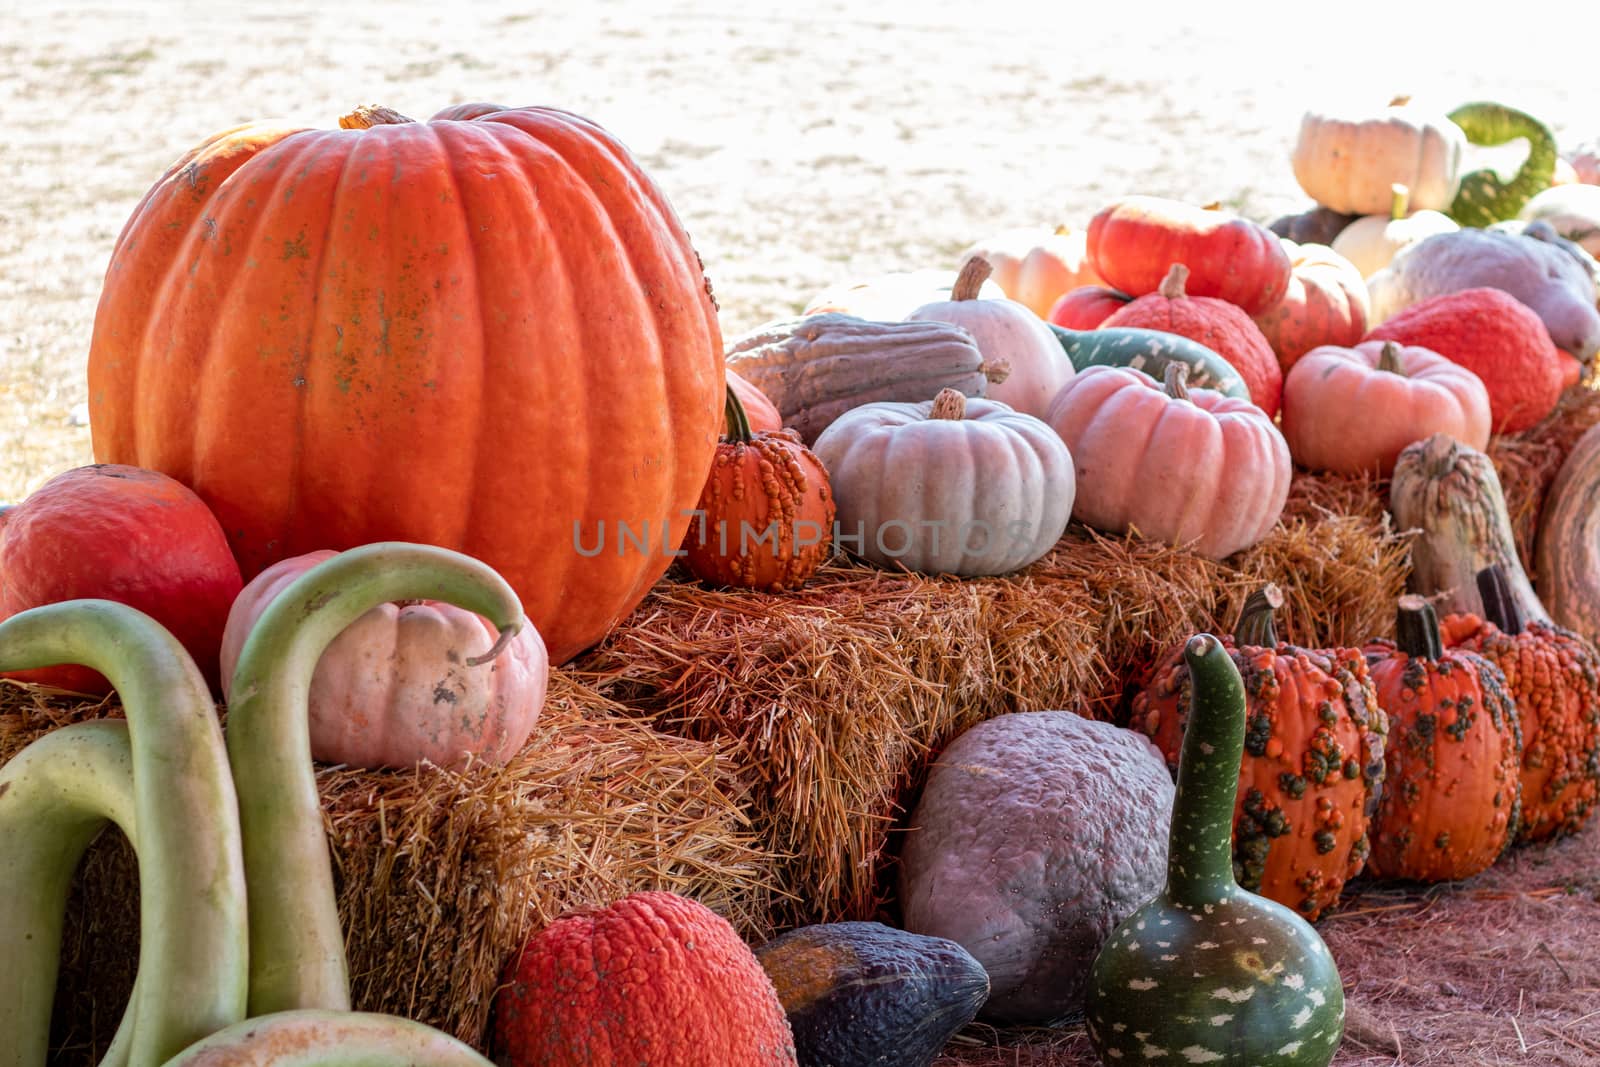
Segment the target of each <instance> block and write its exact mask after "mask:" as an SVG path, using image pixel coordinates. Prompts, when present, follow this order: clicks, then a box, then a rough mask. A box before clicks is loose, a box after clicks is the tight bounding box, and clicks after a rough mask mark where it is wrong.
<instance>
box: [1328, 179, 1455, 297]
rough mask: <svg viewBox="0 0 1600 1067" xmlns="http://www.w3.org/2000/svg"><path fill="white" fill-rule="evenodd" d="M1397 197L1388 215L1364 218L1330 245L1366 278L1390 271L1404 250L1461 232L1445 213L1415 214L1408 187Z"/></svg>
mask: <svg viewBox="0 0 1600 1067" xmlns="http://www.w3.org/2000/svg"><path fill="white" fill-rule="evenodd" d="M1393 197H1394V199H1393V202H1392V203H1391V204H1390V205H1389V210H1388V211H1387V212H1385V213H1383V214H1381V215H1363V216H1362V217H1361V218H1359V219H1356V220H1355V221H1354V222H1352V223H1351V224H1350V225H1348V226H1346V227H1345V228H1344V229H1343V230H1341V231H1339V236H1337V237H1335V238H1334V239H1333V240H1332V241H1331V242H1329V245H1330V247H1331V248H1332V249H1333V250H1334V251H1335V252H1337V253H1339V254H1340V255H1341V256H1343V257H1344V258H1345V259H1347V260H1349V261H1350V263H1351V265H1352V266H1354V267H1355V268H1356V271H1357V273H1359V274H1360V275H1361V277H1362V278H1370V277H1372V276H1373V275H1374V274H1376V273H1378V272H1379V271H1380V270H1382V269H1383V268H1385V267H1387V266H1388V265H1389V264H1390V263H1391V262H1393V260H1394V257H1395V256H1397V255H1398V254H1399V253H1400V250H1401V249H1403V248H1406V247H1408V246H1410V245H1414V244H1416V243H1417V242H1418V241H1422V240H1425V239H1427V238H1429V237H1432V236H1434V235H1435V234H1440V233H1455V232H1456V231H1457V230H1459V229H1461V226H1460V224H1459V223H1457V222H1456V221H1455V220H1454V219H1452V218H1451V217H1450V216H1448V215H1446V214H1444V213H1442V212H1439V211H1429V210H1422V211H1412V210H1411V190H1409V189H1407V188H1406V187H1405V186H1404V185H1396V186H1395V187H1394V190H1393Z"/></svg>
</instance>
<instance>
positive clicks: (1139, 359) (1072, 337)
mask: <svg viewBox="0 0 1600 1067" xmlns="http://www.w3.org/2000/svg"><path fill="white" fill-rule="evenodd" d="M1050 330H1051V332H1052V333H1054V334H1055V335H1056V340H1057V341H1059V342H1060V343H1061V348H1062V351H1064V352H1066V354H1067V358H1068V359H1070V360H1071V361H1072V367H1073V370H1075V371H1081V370H1084V369H1085V368H1088V367H1129V368H1131V369H1133V370H1136V371H1143V372H1144V373H1145V374H1148V375H1150V377H1152V378H1154V379H1155V380H1156V381H1158V382H1160V381H1164V380H1165V379H1166V373H1167V365H1168V364H1171V363H1182V364H1184V365H1185V366H1187V367H1188V368H1189V379H1188V381H1187V382H1186V383H1185V384H1186V385H1188V387H1189V388H1190V389H1213V390H1215V391H1216V392H1219V393H1221V394H1223V395H1224V396H1231V397H1236V398H1238V399H1240V400H1249V399H1250V387H1249V386H1247V385H1246V384H1245V382H1244V378H1242V377H1241V376H1240V374H1239V372H1238V371H1236V370H1234V368H1233V365H1232V364H1231V363H1229V362H1228V361H1227V360H1225V359H1223V358H1222V357H1221V356H1220V355H1218V354H1217V353H1216V352H1213V351H1212V350H1211V349H1209V348H1207V347H1206V346H1205V345H1203V344H1201V343H1200V342H1198V341H1192V340H1190V339H1189V338H1187V337H1183V336H1181V335H1179V334H1175V333H1165V332H1163V331H1161V330H1144V329H1139V328H1137V327H1134V326H1112V327H1110V328H1109V329H1104V330H1069V329H1067V328H1066V327H1065V326H1057V325H1056V324H1055V323H1050Z"/></svg>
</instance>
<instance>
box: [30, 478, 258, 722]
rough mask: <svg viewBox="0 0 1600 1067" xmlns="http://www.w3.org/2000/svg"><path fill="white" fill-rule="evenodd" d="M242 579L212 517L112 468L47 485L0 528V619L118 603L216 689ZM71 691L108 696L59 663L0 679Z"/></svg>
mask: <svg viewBox="0 0 1600 1067" xmlns="http://www.w3.org/2000/svg"><path fill="white" fill-rule="evenodd" d="M242 584H243V583H242V581H241V579H240V575H239V565H238V564H237V563H235V562H234V559H233V554H232V553H231V552H229V551H228V539H227V537H226V536H224V535H223V532H222V527H221V526H220V525H218V523H217V519H216V516H215V515H213V514H212V513H211V511H210V510H209V509H208V508H207V507H206V506H205V504H204V502H202V501H201V499H200V498H199V497H198V496H196V495H195V494H194V493H192V492H190V490H189V489H188V488H187V487H186V486H184V485H182V484H180V483H178V482H176V481H174V480H173V479H171V478H168V477H167V476H166V475H164V474H157V473H156V472H154V471H147V470H141V469H139V468H138V467H123V466H117V465H114V464H105V463H101V464H95V465H93V466H89V467H78V468H75V469H73V470H69V471H66V472H65V473H62V474H58V475H56V476H55V477H54V478H51V479H50V480H49V481H48V482H46V483H44V485H42V486H40V487H39V488H38V489H37V490H35V491H34V492H33V493H32V494H30V495H29V496H28V498H27V499H26V500H24V501H23V502H22V503H21V504H18V505H17V506H16V507H14V508H11V509H9V510H7V511H6V512H5V514H4V523H3V524H0V619H8V618H10V617H11V616H13V615H15V614H17V613H18V612H20V611H26V610H27V609H29V608H36V607H39V606H40V605H43V604H55V603H59V602H61V601H63V600H77V599H80V598H95V599H101V600H115V601H117V602H118V603H120V604H127V605H128V606H129V607H134V608H138V609H139V610H140V611H142V612H144V613H145V614H146V615H149V616H151V617H152V618H154V619H155V620H156V621H157V622H159V623H160V624H161V625H163V626H165V627H166V628H167V629H168V630H170V631H171V632H172V635H173V636H174V637H176V638H177V639H178V640H179V641H180V642H182V643H183V647H184V648H186V649H188V650H189V655H191V656H193V657H194V661H195V664H196V665H197V666H198V667H199V668H200V671H201V673H202V674H204V675H205V676H206V679H207V681H209V682H210V683H211V685H212V687H213V688H216V686H217V684H218V682H219V680H220V679H219V675H218V669H217V651H218V649H219V648H220V647H221V645H222V630H223V626H224V624H225V623H226V622H227V620H228V608H229V606H230V605H231V604H232V603H233V598H234V597H235V596H237V595H238V593H239V589H240V586H241V585H242ZM6 677H8V678H14V679H16V680H18V681H25V682H37V683H39V684H41V685H52V686H56V687H57V688H60V689H70V690H72V691H73V692H77V693H88V694H90V695H94V696H99V695H102V694H104V693H108V692H110V691H111V684H110V683H109V682H107V681H106V679H105V678H104V676H102V675H101V674H99V673H98V672H96V671H92V670H90V669H89V668H87V667H80V666H77V665H64V666H60V667H44V668H40V669H38V670H32V671H18V672H15V673H13V674H8V675H6Z"/></svg>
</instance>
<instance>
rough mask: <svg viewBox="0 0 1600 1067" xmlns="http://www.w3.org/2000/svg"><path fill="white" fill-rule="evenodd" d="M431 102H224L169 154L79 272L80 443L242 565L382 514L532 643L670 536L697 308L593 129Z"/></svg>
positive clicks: (714, 337) (695, 289) (690, 430)
mask: <svg viewBox="0 0 1600 1067" xmlns="http://www.w3.org/2000/svg"><path fill="white" fill-rule="evenodd" d="M447 114H448V115H449V116H450V117H447V118H439V119H436V120H433V121H429V122H412V121H409V120H406V119H405V118H404V117H403V116H399V115H397V114H395V113H394V112H392V111H388V110H387V109H382V108H363V109H360V110H358V111H357V112H355V113H354V114H352V115H349V116H346V117H345V118H344V119H342V120H341V125H342V126H344V127H345V128H343V129H339V130H331V131H330V130H317V129H304V128H296V127H288V126H271V125H250V126H244V127H240V128H236V129H233V130H229V131H226V132H224V133H221V134H217V135H216V136H214V137H212V138H210V139H209V140H207V141H206V142H205V143H203V144H202V145H200V146H199V147H198V148H196V149H194V150H193V151H191V152H190V153H188V154H187V155H185V156H184V157H183V158H182V159H180V160H179V161H178V162H177V163H176V164H174V165H173V167H172V168H171V169H170V170H169V171H168V172H167V173H166V175H165V176H164V177H163V178H162V179H161V180H160V182H158V183H157V185H156V186H155V187H154V188H153V189H152V190H151V191H150V192H149V193H148V194H146V196H145V198H144V199H143V200H142V201H141V202H140V204H139V206H138V208H137V209H136V210H135V211H134V214H133V216H132V218H131V219H130V220H129V222H128V224H127V226H126V227H125V228H124V230H123V232H122V235H121V237H120V238H119V239H118V241H117V244H116V247H115V249H114V251H113V254H112V259H111V265H110V269H109V271H108V272H107V275H106V281H105V288H104V291H103V293H102V296H101V300H100V305H99V309H98V311H97V313H96V317H95V329H94V336H93V339H92V342H91V346H90V352H89V409H90V425H91V429H92V434H93V441H94V452H95V456H96V457H97V458H98V459H100V460H102V461H105V462H113V463H131V464H136V465H139V466H144V467H149V468H153V469H156V470H160V471H163V472H165V473H167V474H170V475H172V476H173V477H175V478H177V479H178V480H179V481H181V482H184V483H185V484H187V485H189V486H190V487H191V488H193V489H194V490H195V491H196V492H197V493H198V494H199V495H200V497H201V498H202V499H203V500H205V501H206V503H207V504H209V505H210V506H211V508H212V510H213V511H214V512H215V513H216V515H217V518H218V519H219V520H220V522H221V523H222V527H223V529H224V530H225V531H226V532H227V534H228V538H229V542H230V544H231V545H232V546H233V549H234V552H235V554H236V555H237V556H238V559H239V563H240V567H241V569H242V570H243V572H244V576H245V577H246V578H247V579H248V578H249V577H252V576H254V575H255V574H256V573H258V572H259V571H260V570H261V569H262V568H264V567H265V566H267V565H268V564H270V563H272V562H274V561H276V560H279V559H283V558H286V557H288V556H293V555H297V554H300V553H304V552H307V551H311V550H313V549H320V548H330V547H331V548H346V547H351V546H355V545H359V544H364V543H368V542H375V541H384V540H404V541H412V542H421V543H426V544H435V545H441V546H444V547H449V548H455V549H459V550H460V551H462V552H465V553H467V554H469V555H471V556H474V557H476V558H478V559H481V560H484V561H485V562H487V563H489V564H490V566H492V567H493V568H494V569H495V570H497V571H498V572H499V573H501V574H502V575H504V576H505V577H506V579H507V580H508V581H510V582H511V584H512V585H513V587H515V588H516V590H517V592H518V594H519V595H520V596H521V597H522V600H523V603H524V605H525V606H526V610H527V614H528V617H529V619H530V620H531V621H532V622H533V623H534V625H535V626H537V627H538V629H539V631H540V632H541V633H542V634H543V635H544V637H545V639H546V641H547V642H548V644H549V649H550V656H551V659H552V660H553V661H555V662H558V663H559V662H562V661H564V660H566V659H569V658H570V657H571V656H573V655H574V654H576V653H577V652H579V651H580V650H582V649H583V648H585V647H587V646H588V645H590V644H592V643H594V642H595V641H597V640H599V638H600V637H602V636H603V635H604V634H605V633H606V632H607V631H608V630H609V629H610V628H611V627H612V626H613V625H614V624H615V623H616V622H617V620H619V619H620V618H622V617H623V616H624V615H625V614H626V613H627V612H628V611H629V610H630V609H632V607H633V606H634V605H635V604H637V603H638V602H639V600H640V599H641V598H643V596H644V594H645V592H646V590H648V589H649V587H650V585H651V584H652V583H653V582H654V581H655V580H656V578H658V577H659V576H660V575H661V574H662V573H663V572H664V571H665V570H666V568H667V566H668V564H669V563H670V562H671V556H670V553H671V551H672V550H673V548H675V547H676V544H677V540H676V539H675V538H670V539H669V537H668V536H667V532H668V529H669V528H670V527H671V526H672V525H673V524H677V527H678V529H679V530H681V529H682V518H681V515H682V513H683V512H684V511H685V510H687V509H688V508H689V507H690V506H692V505H693V503H694V501H695V499H696V498H697V497H698V496H699V493H700V490H701V488H702V486H703V485H704V483H705V476H706V471H707V470H708V469H709V468H710V465H711V454H712V451H713V449H714V448H715V447H716V439H717V426H718V417H719V413H720V411H721V407H722V395H723V372H722V363H721V354H722V353H721V349H722V345H721V334H720V332H719V328H718V324H717V316H716V306H715V304H714V302H713V301H712V298H711V293H710V288H709V285H708V284H707V282H706V279H705V276H704V274H703V271H702V268H701V264H700V261H699V258H698V257H697V256H696V254H695V252H694V249H693V248H692V247H691V246H690V244H689V240H688V236H687V235H686V234H685V232H684V230H683V228H682V226H681V225H680V223H679V221H678V219H677V217H676V215H675V214H674V213H673V211H672V208H671V206H670V205H669V204H668V202H667V200H666V198H665V197H664V196H663V194H662V193H661V191H660V190H659V188H658V187H657V186H656V184H655V183H654V181H652V180H651V178H650V177H649V175H647V174H646V173H645V172H644V171H643V170H641V169H640V167H639V166H638V165H637V163H636V162H635V161H634V160H633V158H632V156H630V155H629V153H628V152H627V150H626V149H625V148H624V147H623V146H622V145H621V144H620V143H619V142H617V141H616V140H615V139H614V138H613V137H611V135H609V134H608V133H607V132H606V131H604V130H603V129H601V128H600V127H599V126H597V125H595V124H594V123H592V122H590V121H588V120H586V119H583V118H581V117H579V116H577V115H574V114H571V113H570V112H566V111H560V110H555V109H550V108H534V107H530V108H521V109H517V110H502V109H498V108H496V107H494V106H493V105H470V106H465V107H462V108H452V109H450V110H449V112H448V113H447ZM528 448H532V449H534V450H535V453H533V454H530V455H524V456H523V457H522V458H520V459H517V460H515V461H513V460H511V459H508V455H509V453H508V450H515V449H523V450H526V449H528ZM602 523H604V527H603V529H602V528H601V525H600V524H602ZM621 524H627V525H628V526H629V527H630V528H631V529H632V530H633V531H634V532H635V533H637V532H638V531H640V530H642V529H645V528H648V536H647V538H646V540H647V542H648V545H647V547H646V548H644V549H642V550H633V549H632V548H630V549H628V550H619V549H620V548H621V545H620V541H621V536H620V534H621V531H620V529H619V526H620V525H621ZM596 536H602V537H603V539H604V541H605V547H606V550H605V551H602V552H600V553H599V554H597V555H594V556H592V557H586V556H584V555H583V554H581V553H580V552H579V551H578V550H577V545H578V542H579V541H580V540H582V541H583V542H584V543H585V544H591V543H592V542H593V541H594V539H595V538H596Z"/></svg>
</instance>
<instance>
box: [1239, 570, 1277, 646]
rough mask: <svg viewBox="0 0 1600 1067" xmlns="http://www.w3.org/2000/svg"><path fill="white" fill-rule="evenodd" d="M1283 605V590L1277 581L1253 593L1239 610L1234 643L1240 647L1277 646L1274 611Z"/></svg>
mask: <svg viewBox="0 0 1600 1067" xmlns="http://www.w3.org/2000/svg"><path fill="white" fill-rule="evenodd" d="M1281 607H1283V590H1282V589H1279V588H1278V587H1277V585H1276V584H1275V583H1272V582H1268V583H1267V584H1266V585H1264V586H1262V587H1261V588H1260V589H1257V590H1256V591H1255V592H1254V593H1251V594H1250V596H1249V598H1248V599H1246V600H1245V602H1244V607H1243V608H1242V609H1241V610H1240V612H1239V624H1238V625H1237V626H1235V627H1234V628H1233V643H1234V644H1235V645H1236V646H1238V647H1239V648H1246V647H1248V648H1277V647H1278V632H1277V630H1276V629H1275V628H1274V626H1273V618H1272V616H1273V612H1275V611H1277V610H1278V609H1279V608H1281Z"/></svg>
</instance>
